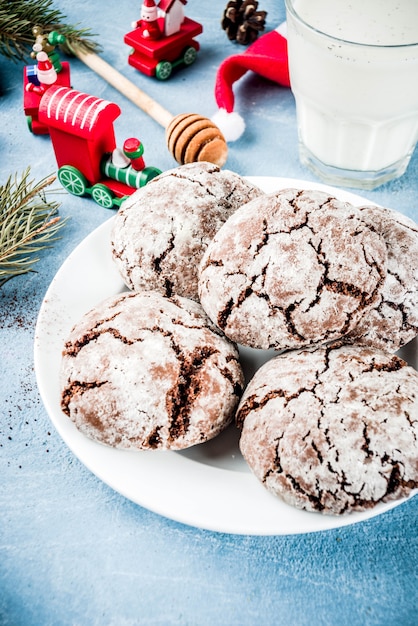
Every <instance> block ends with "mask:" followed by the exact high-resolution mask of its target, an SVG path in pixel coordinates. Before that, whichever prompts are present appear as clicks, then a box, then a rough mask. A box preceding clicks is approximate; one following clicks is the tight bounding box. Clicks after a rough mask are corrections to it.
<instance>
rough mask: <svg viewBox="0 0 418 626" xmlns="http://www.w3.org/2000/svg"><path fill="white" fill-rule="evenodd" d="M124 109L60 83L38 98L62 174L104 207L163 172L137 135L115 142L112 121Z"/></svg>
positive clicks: (71, 187)
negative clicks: (148, 162) (148, 159)
mask: <svg viewBox="0 0 418 626" xmlns="http://www.w3.org/2000/svg"><path fill="white" fill-rule="evenodd" d="M25 93H26V92H25ZM120 113H121V110H120V108H119V106H118V105H117V104H115V103H113V102H109V101H107V100H103V99H101V98H97V97H95V96H92V95H90V94H86V93H83V92H80V91H76V90H75V89H71V88H70V87H66V86H62V85H57V84H54V85H51V86H50V87H48V88H47V89H46V90H45V92H44V93H43V95H42V96H41V97H40V99H39V103H38V110H37V116H36V117H37V120H36V123H37V125H40V127H41V128H43V129H45V131H46V132H47V133H49V135H50V137H51V141H52V145H53V148H54V152H55V157H56V160H57V165H58V168H59V169H58V180H59V181H60V183H61V184H62V186H63V187H64V188H65V189H66V190H67V191H68V192H69V193H71V194H73V195H75V196H85V195H90V196H91V197H92V198H93V200H94V201H95V202H97V204H99V205H100V206H102V207H105V208H112V207H116V208H117V207H119V206H120V205H121V203H122V202H123V200H124V199H125V198H126V197H127V196H129V195H131V194H132V193H133V192H134V191H135V190H136V189H138V188H140V187H143V186H144V185H146V183H147V182H149V181H150V180H151V179H152V178H155V176H158V174H160V173H161V170H159V169H158V168H156V167H153V166H151V167H147V166H145V162H144V159H143V157H142V154H143V151H144V148H143V145H142V144H141V142H140V141H139V140H138V139H136V138H134V137H131V138H129V139H127V140H126V141H125V142H124V144H123V149H120V148H118V147H117V146H116V140H115V133H114V128H113V122H114V120H115V119H116V118H117V117H118V116H119V115H120Z"/></svg>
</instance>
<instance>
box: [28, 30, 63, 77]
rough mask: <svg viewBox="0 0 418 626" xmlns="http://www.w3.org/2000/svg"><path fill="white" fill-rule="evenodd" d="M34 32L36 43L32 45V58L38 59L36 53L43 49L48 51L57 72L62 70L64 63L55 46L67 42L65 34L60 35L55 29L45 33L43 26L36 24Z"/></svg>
mask: <svg viewBox="0 0 418 626" xmlns="http://www.w3.org/2000/svg"><path fill="white" fill-rule="evenodd" d="M32 33H33V34H34V35H35V43H34V44H33V46H32V48H33V52H31V57H32V59H36V54H37V53H38V52H40V51H41V50H42V51H43V52H46V53H47V55H48V57H49V60H50V61H51V63H52V65H53V66H54V68H55V70H56V72H57V73H58V72H60V71H61V70H62V64H61V61H60V57H59V54H58V52H57V51H56V49H55V46H57V45H58V44H62V43H65V36H64V35H60V34H59V33H57V31H55V30H53V31H51V32H50V33H48V34H45V33H44V31H43V29H42V27H41V26H34V27H33V28H32Z"/></svg>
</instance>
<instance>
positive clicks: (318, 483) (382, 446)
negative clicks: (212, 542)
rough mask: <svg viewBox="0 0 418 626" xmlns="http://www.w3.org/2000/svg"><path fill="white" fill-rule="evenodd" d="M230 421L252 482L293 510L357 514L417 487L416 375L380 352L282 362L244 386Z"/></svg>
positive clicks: (295, 355) (349, 351)
mask: <svg viewBox="0 0 418 626" xmlns="http://www.w3.org/2000/svg"><path fill="white" fill-rule="evenodd" d="M237 422H238V424H239V425H240V426H242V434H241V439H240V448H241V451H242V454H243V456H244V457H245V459H246V461H247V462H248V464H249V466H250V467H251V469H252V471H253V472H254V474H255V476H256V477H257V478H258V479H259V480H260V481H261V482H262V483H263V485H264V486H265V487H266V488H267V489H268V490H269V491H270V492H272V493H273V494H275V495H277V496H279V497H280V498H282V499H283V500H284V501H285V502H287V503H288V504H290V505H293V506H295V507H297V508H302V509H306V510H309V511H320V512H323V513H331V514H343V513H348V512H350V511H354V510H357V511H361V510H365V509H367V508H370V507H372V506H374V505H375V504H377V503H378V502H384V501H389V500H394V499H398V498H400V497H403V496H406V495H408V494H409V493H410V492H411V490H413V489H416V488H417V487H418V372H417V371H416V370H414V369H413V368H412V367H410V366H408V365H407V363H405V361H403V360H401V359H399V358H398V357H396V356H392V355H389V354H387V353H385V352H383V351H379V350H375V349H372V348H369V347H362V346H354V345H342V346H339V347H338V346H337V345H335V346H333V347H332V346H328V347H325V346H322V347H320V348H316V349H314V348H310V349H305V350H300V351H294V352H289V353H287V354H283V355H280V356H278V357H276V358H274V359H272V360H271V361H269V362H267V363H266V364H265V365H264V366H263V367H262V368H260V370H258V372H257V373H256V374H255V376H254V377H253V379H252V381H250V383H249V385H248V386H247V388H246V390H245V392H244V394H243V397H242V399H241V402H240V405H239V408H238V411H237Z"/></svg>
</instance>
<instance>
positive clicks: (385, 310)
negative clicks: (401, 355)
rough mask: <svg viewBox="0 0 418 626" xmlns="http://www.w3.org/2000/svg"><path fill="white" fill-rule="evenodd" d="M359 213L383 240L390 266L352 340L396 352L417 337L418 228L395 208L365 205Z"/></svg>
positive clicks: (353, 332)
mask: <svg viewBox="0 0 418 626" xmlns="http://www.w3.org/2000/svg"><path fill="white" fill-rule="evenodd" d="M360 210H361V213H362V215H363V216H364V218H365V219H366V221H367V222H368V223H369V224H372V225H373V226H374V228H375V229H376V231H377V232H378V233H379V234H380V235H381V236H382V237H383V239H384V241H385V243H386V246H387V250H388V264H387V275H386V279H385V282H384V283H383V287H382V293H381V298H380V301H379V303H378V304H377V306H375V307H374V308H373V309H371V311H369V312H368V313H367V314H366V315H365V316H364V317H363V318H362V320H361V321H360V322H359V324H358V325H357V326H356V328H355V329H354V330H353V331H352V332H351V333H350V335H349V339H350V340H352V341H354V342H356V343H360V342H361V343H364V344H366V345H370V346H375V347H377V348H381V349H384V350H387V351H389V352H396V350H398V349H399V348H400V347H401V346H403V345H405V344H406V343H408V342H409V341H411V340H412V339H413V338H414V337H415V336H416V335H417V334H418V225H417V224H416V223H415V222H413V221H412V220H411V219H410V218H408V217H406V216H404V215H402V214H401V213H399V212H398V211H394V210H392V209H386V208H382V207H377V206H365V207H360Z"/></svg>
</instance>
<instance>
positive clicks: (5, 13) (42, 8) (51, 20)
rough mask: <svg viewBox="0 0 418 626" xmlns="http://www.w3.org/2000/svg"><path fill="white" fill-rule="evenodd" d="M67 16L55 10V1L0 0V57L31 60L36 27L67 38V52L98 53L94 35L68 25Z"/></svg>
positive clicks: (85, 29)
mask: <svg viewBox="0 0 418 626" xmlns="http://www.w3.org/2000/svg"><path fill="white" fill-rule="evenodd" d="M66 22H67V17H66V16H65V15H64V14H63V13H62V12H61V11H60V10H59V9H55V8H54V7H53V2H52V0H0V54H2V55H3V56H5V57H6V58H8V59H10V60H12V61H18V60H20V61H28V60H30V53H31V52H32V46H33V44H34V43H35V38H34V35H33V33H32V28H33V27H34V26H41V27H42V29H43V31H44V33H46V34H47V33H49V32H51V31H53V30H55V31H57V32H58V33H59V34H60V35H65V37H66V39H67V40H66V43H65V44H63V45H62V48H63V50H64V51H65V52H67V53H70V54H74V53H75V51H77V50H80V51H81V52H84V53H89V52H98V51H99V50H100V46H99V45H98V44H97V43H96V42H94V41H92V40H91V39H90V37H93V36H94V35H93V34H92V33H91V32H90V30H89V29H87V28H80V27H79V25H69V24H67V23H66Z"/></svg>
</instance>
